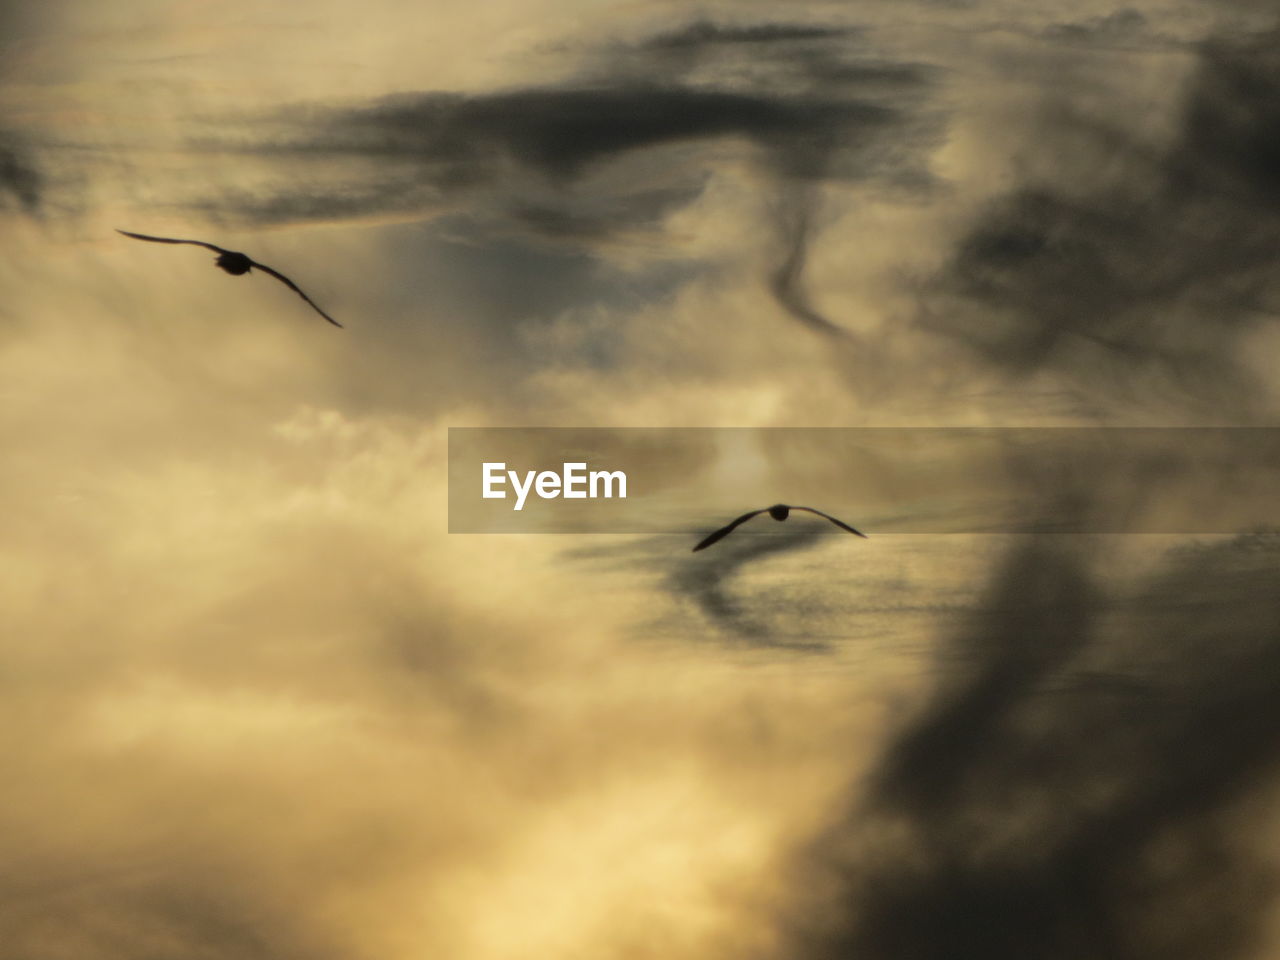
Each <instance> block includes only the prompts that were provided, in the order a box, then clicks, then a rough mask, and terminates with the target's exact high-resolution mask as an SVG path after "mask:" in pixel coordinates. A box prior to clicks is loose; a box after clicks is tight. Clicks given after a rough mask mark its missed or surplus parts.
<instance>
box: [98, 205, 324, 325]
mask: <svg viewBox="0 0 1280 960" xmlns="http://www.w3.org/2000/svg"><path fill="white" fill-rule="evenodd" d="M116 233H122V234H124V235H125V236H126V237H133V239H135V240H149V241H151V242H152V243H189V244H191V245H193V246H197V247H204V248H206V249H208V250H212V251H213V252H214V253H216V254H217V255H218V259H217V260H215V261H214V263H215V264H216V265H217V266H218V267H220V268H221V269H223V270H225V271H227V273H229V274H231V275H232V276H233V277H238V276H241V275H242V274H246V273H248V272H249V271H250V270H252V269H253V268H254V267H257V268H258V269H259V270H261V271H262V272H263V273H269V274H271V276H273V277H275V278H276V279H277V280H279V281H280V282H281V283H283V284H284V285H285V286H286V287H288V288H289V289H290V290H292V291H293V292H294V293H296V294H297V295H298V296H300V297H301V298H302V299H303V300H305V301H307V303H309V304H310V305H311V309H313V310H315V312H316V313H318V314H320V316H322V317H324V318H325V319H326V320H328V321H329V322H330V323H332V324H333V325H334V326H335V327H341V326H342V324H340V323H339V322H338V321H337V320H335V319H333V317H331V316H329V315H328V314H327V313H325V312H324V311H323V310H321V309H320V308H319V307H317V306H316V304H315V301H314V300H312V299H311V298H310V297H308V296H307V295H306V294H305V293H303V292H302V290H301V288H300V287H299V286H298V285H297V284H296V283H294V282H293V281H292V280H290V279H289V278H288V277H286V276H285V275H284V274H283V273H280V272H279V271H278V270H272V269H271V268H270V267H268V266H267V265H266V264H265V263H259V262H258V261H257V260H251V259H250V258H249V257H248V256H246V255H245V254H243V253H237V252H236V251H234V250H224V249H222V247H216V246H214V245H213V244H212V243H205V242H204V241H203V240H175V239H173V238H172V237H149V236H147V235H146V234H145V233H130V232H129V231H128V230H119V229H117V230H116Z"/></svg>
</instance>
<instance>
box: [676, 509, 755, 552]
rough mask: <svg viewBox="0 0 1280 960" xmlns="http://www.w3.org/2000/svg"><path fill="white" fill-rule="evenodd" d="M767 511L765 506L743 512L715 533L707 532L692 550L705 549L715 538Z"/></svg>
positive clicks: (717, 538)
mask: <svg viewBox="0 0 1280 960" xmlns="http://www.w3.org/2000/svg"><path fill="white" fill-rule="evenodd" d="M767 511H768V507H766V508H765V509H764V510H752V511H751V512H750V513H744V514H743V515H742V516H740V517H739V518H738V519H737V520H735V521H733V523H728V524H725V525H724V526H723V527H721V528H720V529H719V530H717V531H716V532H715V533H710V534H708V535H707V536H706V538H705V539H703V540H702V542H701V543H699V544H698V545H697V546H696V547H694V548H693V552H694V553H697V552H698V551H699V550H705V549H706V548H707V547H709V546H711V545H712V544H713V543H715V542H716V541H717V540H723V539H724V538H725V537H727V536H728V535H729V534H731V533H733V531H734V530H736V529H738V527H740V526H742V525H743V524H744V523H746V522H747V521H748V520H750V519H751V518H752V517H758V516H760V514H762V513H765V512H767Z"/></svg>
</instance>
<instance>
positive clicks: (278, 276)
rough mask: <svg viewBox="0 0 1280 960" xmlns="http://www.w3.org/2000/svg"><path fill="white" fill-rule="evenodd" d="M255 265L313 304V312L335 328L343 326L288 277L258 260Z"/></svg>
mask: <svg viewBox="0 0 1280 960" xmlns="http://www.w3.org/2000/svg"><path fill="white" fill-rule="evenodd" d="M253 265H254V266H255V267H257V268H258V269H259V270H261V271H262V272H263V273H269V274H271V276H273V277H275V278H276V279H277V280H279V281H280V282H281V283H283V284H284V285H285V286H286V287H288V288H289V289H290V290H292V291H293V292H294V293H296V294H297V295H298V296H300V297H301V298H302V299H303V300H305V301H307V303H309V304H311V309H312V310H314V311H315V312H316V313H318V314H320V316H322V317H324V318H325V319H326V320H328V321H329V322H330V323H332V324H333V325H334V326H335V327H340V326H342V324H340V323H339V322H338V321H337V320H335V319H333V317H331V316H329V315H328V314H327V313H325V312H324V311H323V310H321V309H320V308H319V307H318V306H316V302H315V301H314V300H312V299H311V298H310V297H308V296H307V295H306V294H305V293H303V292H302V288H301V287H300V286H298V285H297V284H296V283H294V282H293V281H292V280H290V279H289V278H288V277H286V276H285V275H284V274H283V273H281V272H280V271H279V270H272V269H271V268H270V267H268V266H267V265H266V264H265V263H259V262H258V261H257V260H254V261H253Z"/></svg>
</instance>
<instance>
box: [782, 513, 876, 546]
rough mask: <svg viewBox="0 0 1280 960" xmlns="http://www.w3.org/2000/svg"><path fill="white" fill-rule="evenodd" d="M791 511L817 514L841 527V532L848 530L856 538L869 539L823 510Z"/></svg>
mask: <svg viewBox="0 0 1280 960" xmlns="http://www.w3.org/2000/svg"><path fill="white" fill-rule="evenodd" d="M791 509H792V510H807V511H808V512H809V513H816V514H817V515H818V516H820V517H826V518H827V519H828V520H830V521H831V522H832V523H834V524H835V525H836V526H837V527H839V528H840V529H841V530H848V531H849V532H850V533H852V534H853V535H854V536H855V537H861V538H862V539H863V540H866V539H868V537H867V535H866V534H865V533H863V532H862V531H861V530H855V529H853V527H851V526H849V525H848V524H847V523H845V522H844V521H843V520H837V519H836V518H835V517H833V516H832V515H831V514H829V513H823V512H822V511H821V510H815V509H814V508H813V507H792V508H791Z"/></svg>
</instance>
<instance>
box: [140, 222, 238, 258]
mask: <svg viewBox="0 0 1280 960" xmlns="http://www.w3.org/2000/svg"><path fill="white" fill-rule="evenodd" d="M116 233H123V234H124V235H125V236H126V237H133V239H135V240H150V241H151V242H152V243H189V244H191V245H192V246H196V247H205V248H206V249H208V250H212V251H213V252H214V253H230V252H231V251H230V250H223V249H222V248H221V247H215V246H214V245H213V244H212V243H205V242H204V241H203V240H175V239H174V238H172V237H149V236H147V235H146V234H145V233H130V232H129V231H128V230H121V229H119V228H118V227H117V228H116Z"/></svg>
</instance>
